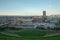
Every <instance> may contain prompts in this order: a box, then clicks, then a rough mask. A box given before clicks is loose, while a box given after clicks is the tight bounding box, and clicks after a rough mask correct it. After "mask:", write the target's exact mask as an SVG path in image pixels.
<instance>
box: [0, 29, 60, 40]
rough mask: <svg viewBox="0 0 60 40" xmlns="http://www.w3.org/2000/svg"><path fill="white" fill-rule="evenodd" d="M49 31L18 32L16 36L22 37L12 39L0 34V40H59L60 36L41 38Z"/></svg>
mask: <svg viewBox="0 0 60 40" xmlns="http://www.w3.org/2000/svg"><path fill="white" fill-rule="evenodd" d="M48 32H50V31H45V30H37V29H31V30H20V32H16V34H18V35H20V36H22V37H13V36H8V35H3V34H0V40H59V39H60V36H52V37H42V36H44V35H45V34H47V33H48Z"/></svg>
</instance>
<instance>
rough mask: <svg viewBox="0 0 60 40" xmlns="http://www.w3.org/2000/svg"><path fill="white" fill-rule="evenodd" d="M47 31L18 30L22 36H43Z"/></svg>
mask: <svg viewBox="0 0 60 40" xmlns="http://www.w3.org/2000/svg"><path fill="white" fill-rule="evenodd" d="M46 33H47V32H46V31H40V30H37V29H30V30H21V31H20V32H17V34H19V35H20V36H43V35H45V34H46Z"/></svg>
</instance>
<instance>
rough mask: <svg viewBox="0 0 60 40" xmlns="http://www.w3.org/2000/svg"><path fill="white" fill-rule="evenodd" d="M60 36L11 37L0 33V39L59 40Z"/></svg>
mask: <svg viewBox="0 0 60 40" xmlns="http://www.w3.org/2000/svg"><path fill="white" fill-rule="evenodd" d="M59 39H60V36H54V37H46V38H44V37H20V38H17V37H11V36H6V35H1V34H0V40H59Z"/></svg>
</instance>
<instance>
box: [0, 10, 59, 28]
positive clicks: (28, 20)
mask: <svg viewBox="0 0 60 40" xmlns="http://www.w3.org/2000/svg"><path fill="white" fill-rule="evenodd" d="M42 14H43V15H42V16H0V26H3V27H5V26H6V27H8V28H11V27H14V28H23V29H27V28H28V29H30V28H31V29H36V28H40V29H41V28H44V29H48V28H50V29H54V28H59V29H60V17H58V16H56V15H55V16H54V17H53V16H51V17H50V16H47V15H46V11H43V12H42Z"/></svg>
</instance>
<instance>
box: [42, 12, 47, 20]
mask: <svg viewBox="0 0 60 40" xmlns="http://www.w3.org/2000/svg"><path fill="white" fill-rule="evenodd" d="M46 19H47V16H46V11H43V21H45V20H46Z"/></svg>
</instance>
